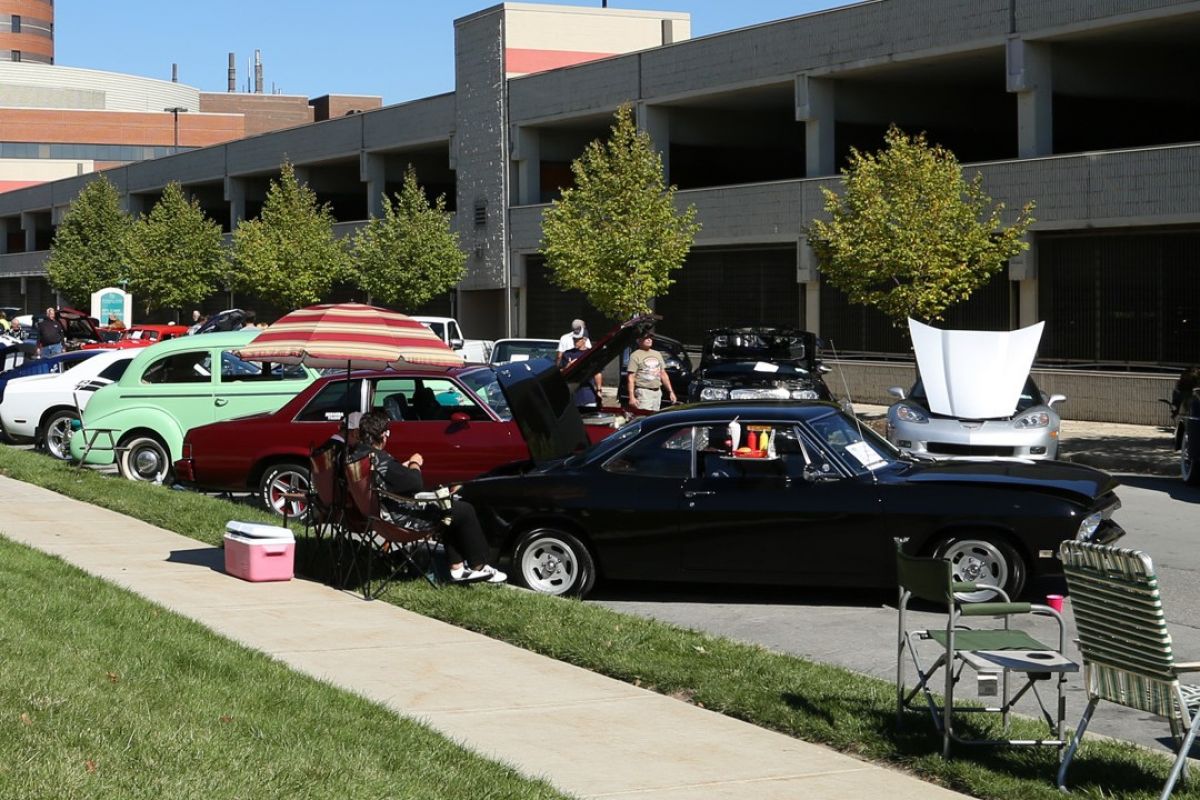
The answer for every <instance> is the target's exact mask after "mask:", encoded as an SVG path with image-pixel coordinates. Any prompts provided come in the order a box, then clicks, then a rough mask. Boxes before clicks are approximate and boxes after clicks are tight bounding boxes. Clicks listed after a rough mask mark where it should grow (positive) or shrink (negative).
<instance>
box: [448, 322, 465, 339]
mask: <svg viewBox="0 0 1200 800" xmlns="http://www.w3.org/2000/svg"><path fill="white" fill-rule="evenodd" d="M446 327H447V328H449V329H450V338H451V339H461V338H463V336H462V333H461V332H460V331H459V330H458V323H457V322H454V321H453V320H451V321H450V322H448V323H447V324H446Z"/></svg>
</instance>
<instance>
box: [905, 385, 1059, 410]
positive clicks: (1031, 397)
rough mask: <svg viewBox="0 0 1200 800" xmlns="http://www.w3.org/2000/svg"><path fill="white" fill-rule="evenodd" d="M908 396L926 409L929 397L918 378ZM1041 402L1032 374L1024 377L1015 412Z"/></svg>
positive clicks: (1040, 394)
mask: <svg viewBox="0 0 1200 800" xmlns="http://www.w3.org/2000/svg"><path fill="white" fill-rule="evenodd" d="M908 396H909V398H910V399H912V400H915V401H917V402H918V403H920V404H921V405H923V406H924V407H925V408H926V409H928V408H929V398H928V397H927V396H926V394H925V384H924V382H922V381H921V379H920V378H918V379H917V382H916V383H915V384H913V387H912V391H911V392H909V394H908ZM1042 403H1043V400H1042V391H1041V389H1039V388H1038V387H1037V384H1036V383H1034V382H1033V376H1030V377H1028V378H1026V379H1025V385H1024V386H1023V387H1021V396H1020V397H1018V398H1017V410H1016V413H1018V414H1020V413H1021V412H1022V411H1028V410H1029V409H1031V408H1033V407H1034V406H1040V405H1042Z"/></svg>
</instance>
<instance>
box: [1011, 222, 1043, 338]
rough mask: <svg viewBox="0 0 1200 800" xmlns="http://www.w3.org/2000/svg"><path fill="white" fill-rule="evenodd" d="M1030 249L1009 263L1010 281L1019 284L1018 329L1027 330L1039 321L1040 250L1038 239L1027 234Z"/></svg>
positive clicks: (1014, 257) (1026, 238)
mask: <svg viewBox="0 0 1200 800" xmlns="http://www.w3.org/2000/svg"><path fill="white" fill-rule="evenodd" d="M1025 240H1026V241H1027V242H1028V243H1029V249H1028V250H1026V251H1025V252H1023V253H1021V254H1019V255H1016V256H1013V257H1012V258H1010V259H1009V261H1008V279H1009V280H1010V281H1016V282H1017V314H1016V323H1017V327H1020V328H1027V327H1029V326H1030V325H1032V324H1034V323H1035V322H1037V321H1038V248H1037V237H1035V236H1033V235H1032V234H1029V233H1026V234H1025Z"/></svg>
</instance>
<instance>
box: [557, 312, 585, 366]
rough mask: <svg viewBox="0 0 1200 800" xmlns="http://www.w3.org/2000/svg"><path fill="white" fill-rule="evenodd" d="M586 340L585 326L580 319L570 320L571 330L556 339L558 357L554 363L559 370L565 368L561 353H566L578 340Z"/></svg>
mask: <svg viewBox="0 0 1200 800" xmlns="http://www.w3.org/2000/svg"><path fill="white" fill-rule="evenodd" d="M586 338H587V325H586V324H585V323H584V321H583V320H581V319H575V320H571V330H570V331H569V332H568V333H564V334H563V335H562V336H560V337H558V356H557V357H556V358H555V360H554V363H555V365H556V366H558V367H559V368H560V369H561V368H562V367H565V366H566V364H564V363H563V353H565V352H567V351H568V350H570V349H571V348H573V347H574V346H575V342H576V341H577V340H579V339H586Z"/></svg>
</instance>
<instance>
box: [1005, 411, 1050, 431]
mask: <svg viewBox="0 0 1200 800" xmlns="http://www.w3.org/2000/svg"><path fill="white" fill-rule="evenodd" d="M1049 424H1050V415H1049V414H1048V413H1046V412H1045V411H1034V412H1033V413H1032V414H1026V415H1025V416H1023V417H1017V418H1016V419H1015V420H1013V427H1014V428H1044V427H1046V426H1047V425H1049Z"/></svg>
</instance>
